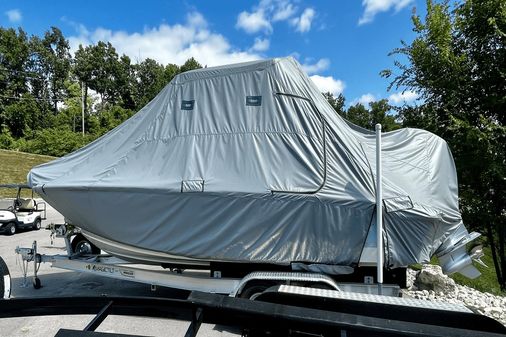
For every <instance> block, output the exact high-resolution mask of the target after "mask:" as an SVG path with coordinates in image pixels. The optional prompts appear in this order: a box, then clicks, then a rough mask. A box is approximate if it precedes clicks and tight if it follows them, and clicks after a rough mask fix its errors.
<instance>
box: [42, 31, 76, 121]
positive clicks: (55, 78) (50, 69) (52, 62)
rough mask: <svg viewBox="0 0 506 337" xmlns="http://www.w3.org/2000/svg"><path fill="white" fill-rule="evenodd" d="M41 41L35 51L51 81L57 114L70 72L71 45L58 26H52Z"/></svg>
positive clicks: (46, 75)
mask: <svg viewBox="0 0 506 337" xmlns="http://www.w3.org/2000/svg"><path fill="white" fill-rule="evenodd" d="M39 41H40V42H39V43H37V44H36V47H35V48H36V49H35V50H34V52H36V53H38V54H39V55H40V68H41V69H42V71H43V76H44V77H45V78H47V81H48V83H49V91H50V93H51V95H50V99H51V102H52V106H53V111H54V113H55V114H56V113H57V112H58V102H62V101H63V98H62V97H63V95H64V94H65V92H64V89H65V81H66V80H67V78H68V76H69V72H70V52H69V50H70V46H69V43H68V41H67V40H66V39H65V37H64V36H63V34H62V32H61V30H59V29H58V28H56V27H51V29H50V30H49V31H47V32H46V33H45V34H44V38H43V39H42V40H39Z"/></svg>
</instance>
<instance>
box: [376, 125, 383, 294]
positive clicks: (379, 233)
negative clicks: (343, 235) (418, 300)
mask: <svg viewBox="0 0 506 337" xmlns="http://www.w3.org/2000/svg"><path fill="white" fill-rule="evenodd" d="M381 175H382V172H381V124H376V242H377V246H378V259H377V263H378V265H377V276H376V279H377V282H378V294H379V295H381V292H382V289H381V286H382V285H383V254H384V253H383V205H382V200H383V191H382V188H381Z"/></svg>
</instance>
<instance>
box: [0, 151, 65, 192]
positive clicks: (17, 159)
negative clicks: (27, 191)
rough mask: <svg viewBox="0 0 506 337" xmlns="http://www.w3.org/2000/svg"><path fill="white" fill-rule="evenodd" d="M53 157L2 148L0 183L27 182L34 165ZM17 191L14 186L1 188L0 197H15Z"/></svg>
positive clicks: (0, 154) (0, 153) (0, 155)
mask: <svg viewBox="0 0 506 337" xmlns="http://www.w3.org/2000/svg"><path fill="white" fill-rule="evenodd" d="M53 159H55V158H54V157H50V156H41V155H38V154H31V153H24V152H16V151H8V150H0V184H11V183H26V175H27V174H28V171H30V169H31V168H32V167H34V166H37V165H39V164H42V163H46V162H48V161H51V160H53ZM16 192H17V191H16V190H15V189H12V188H0V197H2V198H6V197H7V198H14V197H16ZM25 197H26V196H25Z"/></svg>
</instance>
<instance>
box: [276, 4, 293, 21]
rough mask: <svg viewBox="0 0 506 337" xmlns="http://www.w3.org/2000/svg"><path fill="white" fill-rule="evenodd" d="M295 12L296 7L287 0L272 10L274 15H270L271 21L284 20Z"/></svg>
mask: <svg viewBox="0 0 506 337" xmlns="http://www.w3.org/2000/svg"><path fill="white" fill-rule="evenodd" d="M295 12H297V7H295V6H293V5H292V4H291V3H289V2H282V3H280V4H279V6H278V7H277V8H276V9H275V10H274V15H273V16H272V21H284V20H288V19H289V18H291V17H292V16H293V15H294V14H295Z"/></svg>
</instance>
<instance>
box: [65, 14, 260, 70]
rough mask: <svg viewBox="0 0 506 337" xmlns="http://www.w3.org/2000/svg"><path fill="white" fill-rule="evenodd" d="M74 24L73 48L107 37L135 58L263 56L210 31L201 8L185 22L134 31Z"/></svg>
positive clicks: (216, 60) (213, 60)
mask: <svg viewBox="0 0 506 337" xmlns="http://www.w3.org/2000/svg"><path fill="white" fill-rule="evenodd" d="M73 25H74V26H75V27H76V30H77V32H78V35H77V36H70V37H69V43H70V46H71V50H72V51H73V52H75V51H76V50H77V48H78V46H79V44H83V45H87V44H94V43H97V42H98V41H107V42H111V44H112V45H113V46H114V47H115V48H116V51H117V52H118V54H120V55H121V54H126V55H128V56H130V58H131V59H132V60H133V61H134V62H135V61H139V62H140V61H142V60H144V59H145V58H148V57H149V58H152V59H154V60H156V61H158V62H160V63H163V64H167V63H175V64H183V63H184V62H185V61H186V60H187V59H189V58H190V57H195V58H196V59H197V61H199V62H200V63H201V64H202V65H207V66H216V65H223V64H229V63H238V62H245V61H252V60H257V59H260V58H261V57H260V56H259V55H258V54H256V53H254V52H252V51H244V50H238V49H236V48H234V47H232V46H231V45H230V43H229V42H228V41H227V39H226V38H225V37H224V36H223V35H221V34H218V33H215V32H212V31H210V30H209V28H208V25H207V22H206V20H205V18H204V17H203V16H202V14H200V13H197V12H193V13H190V14H189V15H188V16H187V19H186V22H185V23H184V24H174V25H168V24H161V25H159V26H158V27H153V28H146V29H145V30H144V31H142V32H134V33H127V32H125V31H112V30H110V29H106V28H101V27H99V28H96V29H95V30H92V31H90V30H88V29H86V27H84V26H82V25H79V24H75V23H73Z"/></svg>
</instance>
